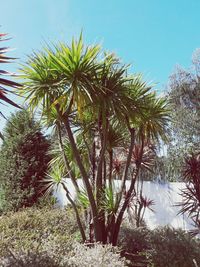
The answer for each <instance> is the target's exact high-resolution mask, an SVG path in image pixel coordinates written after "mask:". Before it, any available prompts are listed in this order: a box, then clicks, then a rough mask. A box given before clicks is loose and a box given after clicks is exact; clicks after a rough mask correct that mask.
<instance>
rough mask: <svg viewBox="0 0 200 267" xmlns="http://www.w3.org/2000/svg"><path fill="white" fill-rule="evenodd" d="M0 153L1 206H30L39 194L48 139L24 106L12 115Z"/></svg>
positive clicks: (3, 209)
mask: <svg viewBox="0 0 200 267" xmlns="http://www.w3.org/2000/svg"><path fill="white" fill-rule="evenodd" d="M3 134H4V142H3V144H2V146H1V153H0V170H1V171H0V185H1V194H0V197H1V199H0V203H1V210H2V211H8V210H15V211H16V210H18V209H19V208H21V207H28V206H32V205H33V204H34V203H36V202H37V201H38V199H39V198H40V196H41V183H40V181H41V179H42V178H43V177H44V175H45V173H46V171H47V166H48V162H49V160H50V158H49V155H48V149H49V146H50V142H49V140H48V139H47V138H46V137H45V136H44V134H43V133H42V131H41V128H40V126H39V123H38V122H36V121H35V120H34V118H33V117H32V116H31V115H30V113H29V112H28V111H26V110H22V111H18V112H16V113H15V114H13V115H12V116H11V118H10V119H9V121H8V122H7V124H6V126H5V129H4V132H3Z"/></svg>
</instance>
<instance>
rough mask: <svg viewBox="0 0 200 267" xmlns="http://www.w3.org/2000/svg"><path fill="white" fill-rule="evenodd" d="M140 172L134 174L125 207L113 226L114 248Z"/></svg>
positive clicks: (123, 206) (137, 169)
mask: <svg viewBox="0 0 200 267" xmlns="http://www.w3.org/2000/svg"><path fill="white" fill-rule="evenodd" d="M138 172H139V168H136V170H135V174H134V178H133V179H132V181H131V185H130V188H129V190H128V192H127V193H126V196H125V200H124V203H123V205H122V207H121V209H120V212H119V214H118V216H117V219H116V223H115V225H114V226H113V227H114V231H113V238H112V244H113V246H116V245H117V239H118V235H119V230H120V226H121V223H122V220H123V216H124V212H125V211H126V209H127V207H128V205H129V202H130V199H131V196H132V192H133V190H134V187H135V181H136V179H137V176H138Z"/></svg>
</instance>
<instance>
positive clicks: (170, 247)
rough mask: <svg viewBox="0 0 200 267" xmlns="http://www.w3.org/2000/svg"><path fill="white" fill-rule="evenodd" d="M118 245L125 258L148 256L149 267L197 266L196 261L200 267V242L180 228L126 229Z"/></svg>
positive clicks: (122, 232) (123, 229)
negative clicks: (127, 254) (130, 254)
mask: <svg viewBox="0 0 200 267" xmlns="http://www.w3.org/2000/svg"><path fill="white" fill-rule="evenodd" d="M119 246H120V247H121V248H122V249H123V252H124V255H125V254H126V253H132V254H137V255H146V258H148V260H149V266H154V267H194V266H195V265H194V262H193V259H195V260H196V262H197V264H198V266H200V240H199V239H195V238H192V237H191V235H190V234H189V233H187V232H185V231H183V230H181V229H178V230H175V229H172V228H169V227H162V228H161V227H160V228H157V229H155V230H152V231H150V230H148V229H146V228H135V229H130V228H127V227H124V228H122V230H121V233H120V238H119Z"/></svg>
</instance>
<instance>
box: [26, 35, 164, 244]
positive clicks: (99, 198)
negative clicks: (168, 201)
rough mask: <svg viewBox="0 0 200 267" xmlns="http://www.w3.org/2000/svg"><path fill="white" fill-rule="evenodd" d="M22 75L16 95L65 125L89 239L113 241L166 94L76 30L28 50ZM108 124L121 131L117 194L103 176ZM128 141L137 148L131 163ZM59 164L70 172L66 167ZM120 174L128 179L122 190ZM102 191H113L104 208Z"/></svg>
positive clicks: (158, 129)
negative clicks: (73, 35)
mask: <svg viewBox="0 0 200 267" xmlns="http://www.w3.org/2000/svg"><path fill="white" fill-rule="evenodd" d="M102 55H104V56H102ZM23 73H24V78H25V81H24V87H23V90H21V93H22V94H23V95H25V97H26V99H27V101H28V103H29V106H30V107H31V108H32V109H35V108H41V110H42V115H44V114H49V115H50V114H52V110H53V111H54V112H53V114H54V117H53V118H54V119H52V120H50V121H51V122H54V123H56V122H59V123H60V125H61V126H62V127H63V128H64V129H65V131H66V135H67V139H68V142H69V144H70V147H71V150H72V153H73V157H74V159H75V162H76V165H77V167H78V169H79V172H80V176H81V178H82V179H83V183H84V187H85V191H86V194H87V198H88V203H89V206H90V209H91V216H92V218H91V221H92V222H93V227H94V240H95V241H100V242H104V243H106V242H110V243H112V244H114V245H115V244H116V243H117V237H118V233H119V229H120V226H121V223H122V220H123V217H124V212H125V210H126V209H127V207H128V204H129V202H130V199H131V196H132V194H133V193H134V187H135V181H136V179H137V177H138V175H139V172H140V167H141V165H142V161H143V153H144V146H145V143H150V142H153V141H154V140H156V139H158V138H160V137H161V138H164V137H165V126H166V123H167V121H168V115H169V111H168V107H167V102H166V100H165V99H162V98H160V99H159V98H157V97H156V95H155V93H153V92H152V91H151V87H150V86H148V85H147V83H145V82H143V81H142V77H141V76H140V75H131V74H128V67H127V66H125V65H122V64H121V63H120V61H119V60H118V59H117V58H116V57H115V56H114V55H113V54H107V53H102V51H101V49H100V47H99V46H98V45H95V46H86V47H85V46H84V45H83V41H82V36H80V38H79V40H78V41H75V40H73V41H72V43H71V45H70V46H67V45H65V44H62V43H61V44H59V45H57V46H55V49H51V48H46V49H45V51H42V52H41V53H35V54H34V55H33V56H31V57H30V59H29V61H28V62H27V65H26V66H24V68H23ZM55 116H56V119H55ZM115 122H116V123H117V124H118V125H121V126H122V127H123V129H124V151H125V164H124V168H123V172H122V173H121V176H120V179H121V188H120V189H119V191H118V192H114V188H113V183H112V181H111V180H113V179H114V178H115V176H114V173H113V172H112V165H113V162H112V161H113V158H112V156H111V153H110V164H109V165H110V171H107V164H106V161H107V160H106V159H107V156H108V154H109V152H111V151H112V149H113V147H111V142H110V137H109V135H111V131H110V129H111V126H113V124H114V123H115ZM58 138H60V137H58ZM60 141H61V139H60ZM61 143H62V142H60V144H61ZM80 144H81V145H80ZM136 144H137V145H138V144H139V147H140V148H139V151H138V153H137V158H135V160H134V161H133V160H132V153H133V149H134V147H135V146H136ZM82 147H84V149H82ZM83 151H84V153H82V152H83ZM108 151H109V152H108ZM85 153H86V155H87V157H85ZM63 158H64V157H63ZM66 167H67V168H68V172H70V173H71V171H72V170H71V169H69V168H70V165H69V166H67V165H66ZM71 178H72V177H71ZM127 179H131V185H130V187H129V188H128V189H126V186H125V182H126V180H127ZM107 180H110V182H109V185H110V186H109V188H107V183H106V181H107ZM106 192H112V193H113V194H114V198H113V199H114V209H113V210H112V213H111V212H110V211H108V210H107V209H106V207H105V205H104V204H105V201H106V199H108V198H107V193H106Z"/></svg>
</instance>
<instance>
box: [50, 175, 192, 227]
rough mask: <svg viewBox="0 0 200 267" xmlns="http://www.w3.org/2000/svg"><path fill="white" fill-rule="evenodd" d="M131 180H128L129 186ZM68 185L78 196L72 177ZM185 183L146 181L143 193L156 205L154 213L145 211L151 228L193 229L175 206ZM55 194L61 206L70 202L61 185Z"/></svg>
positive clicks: (67, 180) (79, 182)
mask: <svg viewBox="0 0 200 267" xmlns="http://www.w3.org/2000/svg"><path fill="white" fill-rule="evenodd" d="M78 184H79V186H80V188H83V183H82V180H81V179H79V180H78ZM129 184H130V181H127V182H126V187H127V188H128V187H129ZM66 185H67V188H68V190H69V191H70V194H71V196H72V198H73V199H74V198H75V196H76V192H75V189H74V186H73V184H72V182H71V180H70V179H66ZM119 185H120V181H115V187H116V188H117V187H118V186H119ZM184 186H185V184H184V183H164V184H163V183H155V182H144V185H143V195H144V196H146V197H148V198H150V199H153V200H154V202H155V205H154V206H153V209H154V211H155V212H154V213H153V212H151V211H150V210H148V209H147V210H146V211H145V216H144V219H145V222H146V224H147V226H148V227H149V228H151V229H153V228H155V227H157V226H165V225H170V226H173V227H174V228H182V229H184V230H189V229H193V228H194V226H193V225H192V222H191V220H190V219H189V218H187V217H186V216H185V215H177V213H178V211H179V209H180V207H176V206H174V205H175V204H177V203H178V202H181V201H182V197H181V196H180V189H183V188H184ZM55 196H56V197H57V199H58V202H59V204H60V205H61V206H65V205H67V204H68V200H67V198H66V196H65V192H64V190H63V188H62V187H59V188H58V190H57V191H56V192H55Z"/></svg>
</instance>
